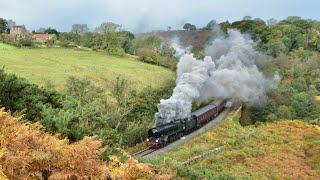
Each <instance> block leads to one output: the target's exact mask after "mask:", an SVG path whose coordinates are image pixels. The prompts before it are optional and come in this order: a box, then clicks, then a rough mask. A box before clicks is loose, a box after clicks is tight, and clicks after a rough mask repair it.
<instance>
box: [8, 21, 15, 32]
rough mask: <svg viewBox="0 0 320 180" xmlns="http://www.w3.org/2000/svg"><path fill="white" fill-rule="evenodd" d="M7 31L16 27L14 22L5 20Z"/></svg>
mask: <svg viewBox="0 0 320 180" xmlns="http://www.w3.org/2000/svg"><path fill="white" fill-rule="evenodd" d="M7 24H8V29H9V30H10V29H11V28H12V27H13V26H15V25H16V22H14V21H13V20H12V19H9V20H7Z"/></svg>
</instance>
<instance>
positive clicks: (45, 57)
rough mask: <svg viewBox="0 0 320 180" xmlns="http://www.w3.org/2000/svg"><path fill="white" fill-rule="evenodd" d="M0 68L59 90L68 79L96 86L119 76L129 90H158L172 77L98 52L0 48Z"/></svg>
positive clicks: (126, 59) (128, 60)
mask: <svg viewBox="0 0 320 180" xmlns="http://www.w3.org/2000/svg"><path fill="white" fill-rule="evenodd" d="M0 64H1V65H3V66H5V69H6V71H8V72H12V73H15V74H17V75H20V76H23V77H26V78H27V79H29V80H31V82H34V83H36V84H40V85H44V84H46V83H48V81H49V83H51V84H53V85H54V86H55V87H56V88H57V89H58V90H62V89H63V88H64V85H65V83H66V79H67V78H68V77H69V76H76V77H87V78H89V79H90V80H92V81H93V82H96V83H97V84H99V83H101V82H103V81H102V79H107V80H109V81H111V80H114V79H115V78H116V77H117V76H122V77H124V78H126V79H127V80H128V81H129V82H130V86H131V87H132V88H143V87H147V86H149V85H150V86H152V87H159V86H161V85H162V84H163V83H164V82H167V80H168V79H171V78H173V77H174V73H173V72H172V71H170V70H168V69H166V68H163V67H159V66H155V65H150V64H146V63H143V62H140V61H138V60H136V59H134V58H132V57H123V58H118V57H113V56H108V55H106V54H105V53H102V52H93V51H80V50H72V49H63V48H51V49H47V48H46V49H18V48H14V47H12V46H8V45H5V44H0Z"/></svg>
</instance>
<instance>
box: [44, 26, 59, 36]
mask: <svg viewBox="0 0 320 180" xmlns="http://www.w3.org/2000/svg"><path fill="white" fill-rule="evenodd" d="M44 33H47V34H55V35H56V36H59V32H58V31H57V30H56V29H54V28H50V27H49V28H47V29H46V30H45V31H44Z"/></svg>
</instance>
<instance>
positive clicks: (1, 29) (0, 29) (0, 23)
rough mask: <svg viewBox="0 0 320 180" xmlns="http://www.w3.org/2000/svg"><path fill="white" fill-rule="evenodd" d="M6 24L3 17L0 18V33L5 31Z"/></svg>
mask: <svg viewBox="0 0 320 180" xmlns="http://www.w3.org/2000/svg"><path fill="white" fill-rule="evenodd" d="M7 28H8V24H7V21H6V20H5V19H3V18H0V34H2V33H5V32H7Z"/></svg>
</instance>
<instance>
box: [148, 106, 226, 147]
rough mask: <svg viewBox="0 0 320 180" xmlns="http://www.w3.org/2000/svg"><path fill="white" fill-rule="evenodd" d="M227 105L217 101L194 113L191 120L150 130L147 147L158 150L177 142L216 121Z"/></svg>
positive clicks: (181, 120) (180, 120)
mask: <svg viewBox="0 0 320 180" xmlns="http://www.w3.org/2000/svg"><path fill="white" fill-rule="evenodd" d="M226 104H227V101H226V100H217V101H214V102H212V103H210V104H208V105H206V106H204V107H202V108H200V109H198V110H197V111H194V112H192V113H191V116H190V118H186V119H177V120H175V121H173V122H170V123H167V124H162V125H160V126H156V127H153V128H151V129H149V130H148V138H147V145H148V146H149V147H153V148H157V147H162V146H165V145H166V144H168V143H170V142H172V141H175V140H176V139H178V138H180V137H182V136H184V135H185V134H188V133H190V132H192V131H194V130H195V129H198V128H199V127H201V126H203V125H204V124H206V123H207V122H209V121H210V120H212V119H214V118H215V117H216V116H218V115H219V114H220V112H221V111H222V110H223V109H224V108H225V107H226Z"/></svg>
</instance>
